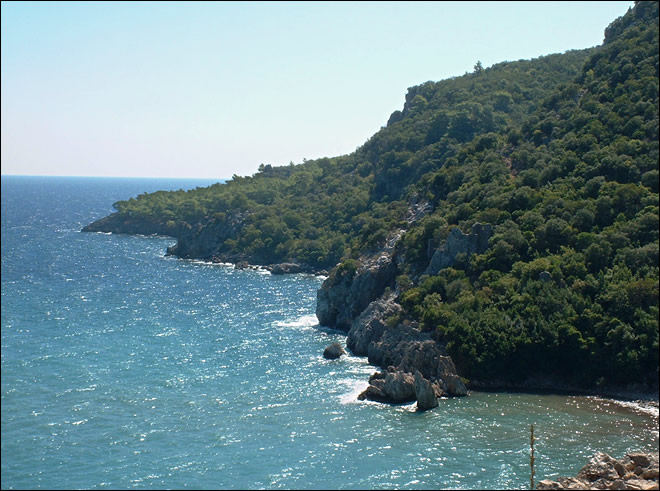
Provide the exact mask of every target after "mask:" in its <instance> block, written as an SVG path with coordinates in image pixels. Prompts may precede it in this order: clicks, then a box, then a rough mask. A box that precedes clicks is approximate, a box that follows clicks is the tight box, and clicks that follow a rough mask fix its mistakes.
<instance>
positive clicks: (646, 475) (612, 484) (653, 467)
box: [536, 452, 658, 489]
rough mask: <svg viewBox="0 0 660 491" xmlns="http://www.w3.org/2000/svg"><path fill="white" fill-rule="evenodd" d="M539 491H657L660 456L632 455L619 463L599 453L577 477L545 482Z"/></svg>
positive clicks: (541, 483)
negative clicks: (562, 490)
mask: <svg viewBox="0 0 660 491" xmlns="http://www.w3.org/2000/svg"><path fill="white" fill-rule="evenodd" d="M536 489H658V454H657V453H655V454H650V453H643V452H632V453H629V454H627V455H626V456H625V457H623V458H622V459H619V460H617V459H614V458H612V457H610V456H609V455H607V454H606V453H604V452H598V453H597V454H596V455H594V456H593V457H592V458H591V460H590V461H589V463H588V464H587V465H585V466H584V467H583V468H582V469H581V470H580V472H579V473H578V475H577V476H576V477H560V478H559V479H557V481H552V480H550V479H545V480H543V481H541V482H539V483H538V485H537V487H536Z"/></svg>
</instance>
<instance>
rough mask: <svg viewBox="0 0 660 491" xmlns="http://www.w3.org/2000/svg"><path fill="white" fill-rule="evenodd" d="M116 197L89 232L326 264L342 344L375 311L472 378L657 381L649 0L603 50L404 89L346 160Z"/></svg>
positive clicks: (599, 385)
mask: <svg viewBox="0 0 660 491" xmlns="http://www.w3.org/2000/svg"><path fill="white" fill-rule="evenodd" d="M115 207H116V209H117V213H115V214H113V215H111V216H110V217H107V218H105V219H102V220H100V221H98V222H95V223H94V224H91V225H90V226H88V227H86V228H85V229H84V230H86V231H95V230H100V231H113V232H125V233H163V234H168V235H172V236H174V237H176V238H177V239H178V241H177V245H176V246H174V247H173V248H172V249H171V250H170V251H169V252H170V253H172V254H174V255H177V256H179V257H183V258H191V257H194V258H202V259H210V260H218V261H232V262H237V261H240V260H247V261H248V262H250V263H252V264H260V265H267V264H273V263H281V262H294V263H298V264H300V265H302V267H303V269H307V270H310V271H319V270H323V269H330V268H332V269H331V271H330V274H329V277H328V279H327V280H326V281H325V282H324V285H323V287H322V289H321V290H320V291H319V306H318V308H317V315H318V316H319V319H320V321H321V322H322V323H323V324H327V325H331V326H335V327H338V328H341V329H344V330H346V331H348V332H349V343H350V341H351V339H353V338H351V332H353V333H355V332H357V331H358V330H360V329H363V328H364V327H365V326H364V325H363V324H360V323H361V322H362V323H363V322H364V317H365V316H364V315H361V314H363V313H364V312H366V311H368V310H369V309H370V308H371V310H369V311H372V310H374V309H376V307H377V306H379V305H380V306H381V307H382V308H381V307H379V308H381V310H382V312H381V313H382V319H381V320H382V324H383V325H386V326H387V328H386V329H387V330H391V331H396V332H403V331H406V330H409V329H411V328H412V329H415V330H416V331H417V330H419V331H421V332H422V334H423V333H427V335H428V336H430V338H431V339H432V340H433V341H434V342H435V343H437V345H438V346H439V347H440V348H441V349H442V350H445V349H446V352H447V353H448V354H449V355H451V357H452V359H453V360H454V363H455V364H456V368H457V369H458V372H459V373H460V374H461V375H462V376H464V377H466V378H468V379H471V380H472V381H473V386H482V387H484V386H494V385H499V386H510V387H527V388H529V387H550V386H553V387H556V386H560V385H563V386H567V387H568V386H570V387H578V388H583V389H587V390H593V389H596V390H600V389H605V388H607V387H635V388H642V389H648V388H653V387H655V388H657V384H658V322H659V317H658V265H659V264H658V231H659V225H658V214H659V211H658V4H657V2H637V3H636V4H635V7H634V8H633V9H631V10H630V11H629V12H628V13H627V14H626V15H625V16H623V17H621V18H619V19H617V20H615V21H614V22H613V23H612V24H611V25H610V26H609V27H608V28H607V29H606V30H605V39H604V42H603V44H602V45H601V46H599V47H597V48H593V49H589V50H579V51H571V52H567V53H563V54H555V55H550V56H545V57H541V58H538V59H534V60H528V61H517V62H506V63H500V64H498V65H494V66H492V67H490V68H487V69H483V68H482V67H481V66H480V64H478V65H477V66H475V71H474V72H473V73H471V74H466V75H464V76H461V77H456V78H452V79H449V80H444V81H441V82H426V83H424V84H422V85H419V86H416V87H412V88H410V89H409V90H408V93H407V95H406V100H405V104H404V106H403V109H402V110H400V111H395V112H394V113H392V115H391V116H390V118H389V121H388V122H387V126H386V127H384V128H382V129H381V130H380V131H379V132H378V133H376V134H375V135H374V136H373V137H372V138H370V139H369V140H368V141H367V142H365V144H364V145H363V146H361V147H360V148H358V149H357V150H356V151H355V152H353V153H351V154H349V155H345V156H340V157H334V158H324V159H318V160H313V161H306V162H304V163H302V164H300V165H290V166H285V167H272V166H270V165H262V166H261V167H260V170H259V172H258V173H257V174H255V175H253V176H251V177H239V176H234V177H233V178H232V180H231V181H229V182H227V183H226V184H216V185H214V186H211V187H209V188H203V189H202V188H198V189H196V190H193V191H188V192H183V191H179V192H158V193H152V194H143V195H140V196H138V197H137V198H134V199H131V200H128V201H121V202H118V203H115ZM338 263H339V264H338ZM378 302H380V303H378ZM376 310H377V309H376ZM383 329H385V328H383ZM388 332H389V331H388ZM382 334H383V331H381V333H380V334H379V336H380V335H382ZM378 342H379V339H375V338H374V339H370V340H369V343H372V344H374V343H378ZM349 347H350V344H349ZM362 354H367V353H366V352H365V353H362ZM370 359H371V355H370ZM378 364H380V365H383V366H387V363H386V357H385V358H383V359H380V360H379V362H378Z"/></svg>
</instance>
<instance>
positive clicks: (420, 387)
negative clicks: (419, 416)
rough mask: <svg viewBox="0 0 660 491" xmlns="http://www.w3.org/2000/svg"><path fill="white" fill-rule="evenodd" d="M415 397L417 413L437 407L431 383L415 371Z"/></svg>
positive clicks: (436, 399)
mask: <svg viewBox="0 0 660 491" xmlns="http://www.w3.org/2000/svg"><path fill="white" fill-rule="evenodd" d="M415 397H416V398H417V410H418V411H426V410H427V409H432V408H434V407H437V406H438V398H437V397H436V396H435V390H434V389H433V386H432V385H431V382H429V381H428V380H426V379H425V378H424V377H422V374H421V373H419V370H416V371H415Z"/></svg>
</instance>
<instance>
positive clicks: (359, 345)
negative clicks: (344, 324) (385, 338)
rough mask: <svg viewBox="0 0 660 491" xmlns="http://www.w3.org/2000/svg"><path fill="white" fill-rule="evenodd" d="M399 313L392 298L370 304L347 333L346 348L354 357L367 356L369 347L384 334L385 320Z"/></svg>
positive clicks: (397, 305) (398, 308) (397, 306)
mask: <svg viewBox="0 0 660 491" xmlns="http://www.w3.org/2000/svg"><path fill="white" fill-rule="evenodd" d="M399 312H401V306H400V305H399V304H398V303H396V302H395V301H394V299H393V297H392V296H389V297H387V298H380V299H378V300H374V301H373V302H371V303H370V304H369V305H368V306H367V308H366V309H364V311H363V312H362V313H361V314H360V315H359V316H358V318H357V319H355V321H353V324H352V325H351V329H350V330H349V331H348V338H347V340H346V346H347V347H348V349H350V350H351V352H352V353H353V354H354V355H357V356H367V355H368V354H369V345H370V344H371V343H372V341H378V340H379V339H380V338H381V337H382V335H383V333H384V332H385V328H386V325H385V320H386V319H388V318H390V317H392V316H394V315H396V314H398V313H399Z"/></svg>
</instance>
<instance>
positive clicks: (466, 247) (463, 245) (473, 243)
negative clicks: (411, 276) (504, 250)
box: [424, 223, 493, 276]
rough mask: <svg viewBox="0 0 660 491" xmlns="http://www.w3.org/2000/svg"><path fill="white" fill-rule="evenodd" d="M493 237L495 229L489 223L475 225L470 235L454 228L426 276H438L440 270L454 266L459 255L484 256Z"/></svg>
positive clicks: (430, 264) (427, 270)
mask: <svg viewBox="0 0 660 491" xmlns="http://www.w3.org/2000/svg"><path fill="white" fill-rule="evenodd" d="M492 235H493V227H492V225H490V224H488V223H486V224H481V223H475V224H474V225H472V231H471V232H470V234H469V235H465V234H464V233H463V232H462V231H461V229H460V228H458V227H455V228H453V229H452V230H451V232H449V237H447V240H446V241H445V243H444V244H443V245H442V246H441V247H439V248H438V249H436V251H435V253H433V256H432V257H431V262H430V263H429V265H428V267H427V268H426V271H424V274H428V275H429V276H433V275H437V274H438V273H439V272H440V270H442V269H444V268H448V267H449V266H451V265H452V264H454V262H455V261H456V257H457V256H458V255H459V254H462V253H464V254H468V255H469V254H475V253H476V254H483V253H484V252H486V249H488V240H489V239H490V238H491V236H492Z"/></svg>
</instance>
